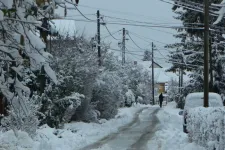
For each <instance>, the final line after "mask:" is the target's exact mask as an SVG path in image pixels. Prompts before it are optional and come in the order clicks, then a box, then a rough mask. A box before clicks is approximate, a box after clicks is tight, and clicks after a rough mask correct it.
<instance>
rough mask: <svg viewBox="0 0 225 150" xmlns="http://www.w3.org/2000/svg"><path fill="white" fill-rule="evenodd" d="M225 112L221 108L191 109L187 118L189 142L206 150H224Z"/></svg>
mask: <svg viewBox="0 0 225 150" xmlns="http://www.w3.org/2000/svg"><path fill="white" fill-rule="evenodd" d="M224 116H225V110H224V108H223V107H221V108H212V107H209V108H203V107H198V108H193V109H191V111H189V113H188V116H187V122H188V124H187V130H188V132H189V138H190V140H192V141H194V142H196V143H197V144H198V145H202V146H204V147H206V148H207V150H214V149H216V150H224V149H225V134H224V133H225V118H224Z"/></svg>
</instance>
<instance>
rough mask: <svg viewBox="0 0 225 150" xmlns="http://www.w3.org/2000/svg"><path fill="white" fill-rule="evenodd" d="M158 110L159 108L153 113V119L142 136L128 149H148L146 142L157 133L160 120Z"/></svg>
mask: <svg viewBox="0 0 225 150" xmlns="http://www.w3.org/2000/svg"><path fill="white" fill-rule="evenodd" d="M158 111H159V109H156V110H155V111H154V112H153V113H152V120H151V122H150V124H149V125H148V126H147V127H146V128H145V129H144V132H143V134H142V135H141V137H140V138H139V139H138V140H137V141H136V142H135V143H134V144H133V145H131V147H130V148H128V149H127V150H148V148H147V145H146V144H147V143H148V141H149V140H151V138H152V137H153V136H154V135H155V131H156V125H157V124H158V123H159V120H158V118H157V116H156V114H157V113H158Z"/></svg>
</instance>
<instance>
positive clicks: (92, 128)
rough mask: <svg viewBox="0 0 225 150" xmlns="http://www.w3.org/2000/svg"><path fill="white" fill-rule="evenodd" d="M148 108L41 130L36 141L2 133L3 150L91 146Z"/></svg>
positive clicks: (64, 149)
mask: <svg viewBox="0 0 225 150" xmlns="http://www.w3.org/2000/svg"><path fill="white" fill-rule="evenodd" d="M143 107H146V105H139V104H138V105H135V106H133V107H130V108H120V109H119V112H118V114H117V115H116V117H115V118H114V119H111V120H108V121H107V120H100V123H99V124H97V123H84V122H74V123H69V124H66V125H65V126H64V128H63V129H54V128H50V127H48V126H47V125H44V126H42V127H40V128H39V129H38V131H37V135H36V137H34V138H33V139H32V138H30V137H29V136H28V135H27V133H25V132H22V131H19V132H18V133H17V137H16V136H15V134H14V132H13V131H12V130H11V131H8V132H5V133H2V132H0V150H78V149H80V148H82V147H85V146H87V145H89V144H92V143H94V142H96V141H98V140H100V139H102V138H103V137H105V136H107V135H109V134H110V133H114V132H117V131H118V129H119V127H121V126H124V125H126V124H128V123H130V122H131V121H132V119H133V117H134V114H135V113H136V112H138V111H139V110H140V109H141V108H143Z"/></svg>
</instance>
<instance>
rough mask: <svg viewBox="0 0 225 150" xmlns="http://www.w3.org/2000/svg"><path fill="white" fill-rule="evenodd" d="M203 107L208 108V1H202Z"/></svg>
mask: <svg viewBox="0 0 225 150" xmlns="http://www.w3.org/2000/svg"><path fill="white" fill-rule="evenodd" d="M204 3H205V16H204V18H205V19H204V25H205V29H204V107H208V106H209V0H204Z"/></svg>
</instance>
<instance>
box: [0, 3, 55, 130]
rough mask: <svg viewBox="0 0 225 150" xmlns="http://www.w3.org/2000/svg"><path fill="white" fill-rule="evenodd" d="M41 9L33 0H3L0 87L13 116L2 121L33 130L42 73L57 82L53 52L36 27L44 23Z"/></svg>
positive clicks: (1, 9)
mask: <svg viewBox="0 0 225 150" xmlns="http://www.w3.org/2000/svg"><path fill="white" fill-rule="evenodd" d="M38 12H39V7H38V6H37V5H36V2H35V1H33V0H23V1H17V0H15V1H13V0H7V1H6V0H1V1H0V20H1V22H0V39H1V40H0V45H1V46H0V49H1V50H0V57H1V59H0V64H1V68H0V76H1V77H0V89H1V95H3V96H4V99H6V101H7V102H8V106H9V116H8V117H4V118H3V120H2V124H3V126H4V127H5V128H7V129H13V130H14V131H16V130H25V131H27V132H28V133H30V134H34V133H35V129H36V127H37V125H38V121H37V117H36V116H37V110H38V106H39V102H37V101H36V100H37V99H38V98H37V97H36V96H37V94H35V93H36V92H34V91H39V89H38V87H39V85H38V77H39V76H43V75H41V74H40V73H41V72H42V73H45V74H46V75H47V76H48V77H50V79H51V80H52V81H53V82H54V83H55V84H56V83H57V79H56V76H55V74H54V72H53V70H52V69H51V68H50V66H49V63H50V61H51V58H52V56H51V55H50V54H49V53H48V52H46V46H45V43H44V42H43V41H42V39H40V37H39V34H38V32H37V30H36V28H37V27H41V24H40V23H39V22H38V21H37V20H38V19H39V17H40V16H39V14H38ZM41 70H42V71H41Z"/></svg>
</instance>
